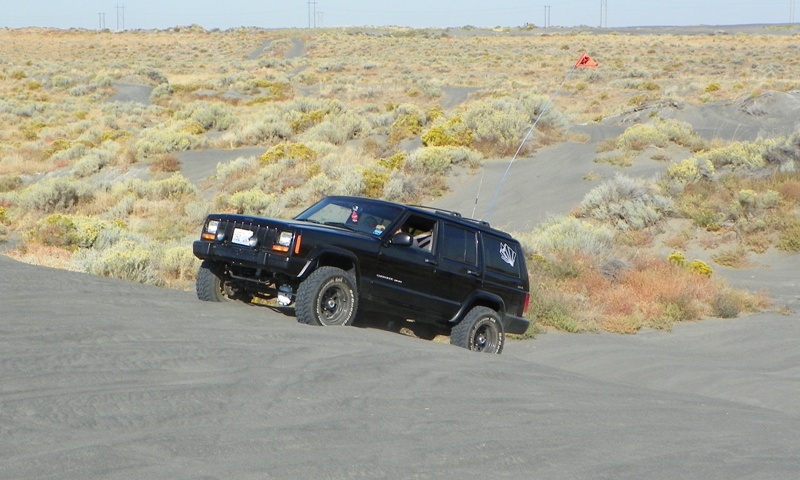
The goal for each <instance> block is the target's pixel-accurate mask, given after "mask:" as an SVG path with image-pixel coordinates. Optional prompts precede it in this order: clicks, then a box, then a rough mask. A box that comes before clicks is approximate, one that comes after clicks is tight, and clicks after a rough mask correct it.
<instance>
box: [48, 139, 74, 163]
mask: <svg viewBox="0 0 800 480" xmlns="http://www.w3.org/2000/svg"><path fill="white" fill-rule="evenodd" d="M71 146H72V143H71V142H70V141H69V140H67V139H66V138H56V139H55V140H53V141H52V142H51V143H50V145H48V146H47V147H46V148H45V149H44V151H43V152H42V154H43V155H44V157H45V158H51V157H53V156H54V155H56V154H57V153H60V152H63V151H65V150H67V149H69V148H70V147H71Z"/></svg>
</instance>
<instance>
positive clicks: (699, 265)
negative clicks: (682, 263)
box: [688, 259, 714, 277]
mask: <svg viewBox="0 0 800 480" xmlns="http://www.w3.org/2000/svg"><path fill="white" fill-rule="evenodd" d="M688 268H689V270H690V271H692V272H694V273H697V274H700V275H704V276H706V277H710V276H711V274H712V273H714V270H713V269H712V268H711V267H710V266H709V265H708V264H707V263H706V262H704V261H702V260H696V259H695V260H692V261H691V262H689V265H688Z"/></svg>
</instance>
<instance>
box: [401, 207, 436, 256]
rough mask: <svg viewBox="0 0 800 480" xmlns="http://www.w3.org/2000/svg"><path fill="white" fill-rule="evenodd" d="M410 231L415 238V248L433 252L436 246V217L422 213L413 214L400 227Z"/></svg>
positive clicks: (402, 229) (404, 230) (407, 231)
mask: <svg viewBox="0 0 800 480" xmlns="http://www.w3.org/2000/svg"><path fill="white" fill-rule="evenodd" d="M399 231H403V232H406V233H409V234H410V235H411V237H412V238H413V239H414V244H413V248H416V249H419V250H422V251H423V252H432V251H433V250H434V248H436V245H435V243H436V219H433V218H429V217H425V216H422V215H411V216H410V217H408V218H407V219H406V221H405V222H403V224H402V225H401V226H400V228H399V229H398V232H399Z"/></svg>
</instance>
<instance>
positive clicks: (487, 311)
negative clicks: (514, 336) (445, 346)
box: [450, 307, 505, 354]
mask: <svg viewBox="0 0 800 480" xmlns="http://www.w3.org/2000/svg"><path fill="white" fill-rule="evenodd" d="M450 343H451V344H452V345H456V346H458V347H463V348H466V349H468V350H472V351H474V352H483V353H498V354H499V353H501V352H502V351H503V344H504V343H505V335H504V332H503V324H502V323H501V322H500V316H499V315H498V314H497V312H495V311H494V310H492V309H491V308H489V307H475V308H473V309H472V310H470V311H469V313H467V316H466V317H464V319H463V320H461V323H459V324H458V325H456V326H455V327H453V330H452V332H450Z"/></svg>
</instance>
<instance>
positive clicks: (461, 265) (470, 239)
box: [434, 222, 483, 318]
mask: <svg viewBox="0 0 800 480" xmlns="http://www.w3.org/2000/svg"><path fill="white" fill-rule="evenodd" d="M441 230H442V231H441V235H440V238H441V239H442V240H441V241H440V248H439V250H438V254H439V256H438V263H439V264H438V266H437V268H436V269H435V270H434V275H435V276H436V279H437V286H438V289H439V295H440V296H442V297H443V298H442V302H443V303H446V304H447V305H448V310H447V316H448V318H452V317H453V316H455V314H456V313H457V312H458V310H459V308H461V305H462V304H463V303H464V300H465V299H466V298H467V296H468V295H469V294H470V293H471V292H473V291H475V290H478V289H480V288H481V286H482V284H483V277H482V275H481V273H480V272H481V268H480V265H479V262H480V255H479V252H478V232H477V230H474V229H471V228H468V227H465V226H463V225H460V224H455V223H448V222H444V223H443V225H442V229H441Z"/></svg>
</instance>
